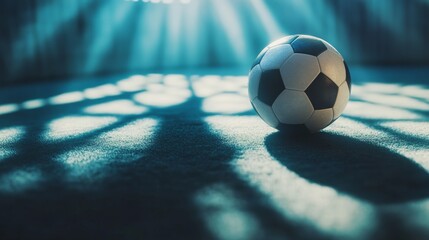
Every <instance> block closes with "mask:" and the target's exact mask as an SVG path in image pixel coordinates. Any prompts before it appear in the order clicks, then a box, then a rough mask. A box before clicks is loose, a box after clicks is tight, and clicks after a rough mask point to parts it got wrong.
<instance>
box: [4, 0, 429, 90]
mask: <svg viewBox="0 0 429 240" xmlns="http://www.w3.org/2000/svg"><path fill="white" fill-rule="evenodd" d="M162 1H164V0H162ZM162 1H161V3H157V4H154V3H143V2H132V1H125V0H106V1H87V0H75V1H68V0H21V1H13V0H6V1H3V2H2V6H1V9H0V82H3V83H4V82H16V81H22V80H26V81H36V80H41V79H53V78H55V77H70V76H82V75H92V74H100V73H103V74H104V73H121V72H130V71H142V70H143V71H163V70H166V69H193V68H196V67H198V68H201V67H238V68H240V69H246V70H247V68H248V66H249V65H250V63H251V62H252V60H253V59H254V57H255V56H256V55H257V53H258V52H259V51H260V50H261V49H262V48H263V47H264V46H265V45H267V44H268V43H269V42H270V41H272V40H274V39H277V38H279V37H281V36H283V35H287V34H297V33H303V34H311V35H315V36H318V37H321V38H324V39H326V40H327V41H328V42H330V43H332V44H333V45H334V46H335V47H336V48H337V49H338V50H339V51H340V52H341V53H342V54H343V55H344V57H345V59H346V60H347V61H348V62H349V63H350V64H360V65H362V64H364V65H366V64H373V65H374V64H375V65H386V64H388V65H392V64H393V65H399V64H402V65H427V64H428V63H429V48H428V47H427V46H426V45H427V42H428V40H429V21H427V20H426V18H427V14H428V13H429V4H428V2H427V1H425V0H409V1H406V0H397V1H394V2H392V1H390V0H379V1H371V0H367V1H360V0H352V1H341V0H326V1H310V0H304V1H281V0H271V1H247V0H232V1H223V0H193V1H190V3H188V4H180V1H179V0H175V1H174V2H173V3H172V4H165V3H163V2H162ZM167 1H168V0H167Z"/></svg>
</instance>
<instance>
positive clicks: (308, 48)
mask: <svg viewBox="0 0 429 240" xmlns="http://www.w3.org/2000/svg"><path fill="white" fill-rule="evenodd" d="M291 45H292V48H293V51H294V52H295V53H304V54H308V55H313V56H315V57H317V56H319V55H320V54H321V53H322V52H324V51H326V50H328V48H327V47H326V45H325V44H323V42H322V41H320V40H318V39H314V38H309V37H305V36H301V37H299V38H297V39H296V40H295V41H293V42H292V43H291Z"/></svg>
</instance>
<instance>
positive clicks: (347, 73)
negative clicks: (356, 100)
mask: <svg viewBox="0 0 429 240" xmlns="http://www.w3.org/2000/svg"><path fill="white" fill-rule="evenodd" d="M344 67H345V68H346V82H347V86H349V93H351V92H352V78H351V76H350V71H349V67H348V66H347V63H346V62H345V61H344Z"/></svg>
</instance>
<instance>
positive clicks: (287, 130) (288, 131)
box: [276, 123, 310, 135]
mask: <svg viewBox="0 0 429 240" xmlns="http://www.w3.org/2000/svg"><path fill="white" fill-rule="evenodd" d="M276 128H277V129H278V130H280V132H281V133H282V134H285V135H296V134H297V135H302V134H309V133H310V130H308V128H307V127H306V126H305V125H304V124H284V123H279V125H278V126H277V127H276Z"/></svg>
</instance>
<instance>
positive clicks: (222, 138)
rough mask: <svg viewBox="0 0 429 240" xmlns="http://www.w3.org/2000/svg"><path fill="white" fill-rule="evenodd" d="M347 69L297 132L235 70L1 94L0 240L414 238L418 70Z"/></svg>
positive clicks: (418, 186)
mask: <svg viewBox="0 0 429 240" xmlns="http://www.w3.org/2000/svg"><path fill="white" fill-rule="evenodd" d="M351 71H352V76H353V80H354V82H353V87H352V99H351V102H350V103H349V105H348V107H347V109H346V111H345V113H344V115H343V117H341V118H340V119H338V120H337V121H336V122H335V123H334V124H332V125H331V126H330V127H328V128H327V129H325V130H324V131H323V132H321V133H318V134H315V135H311V136H285V135H282V134H279V133H278V132H276V131H275V130H273V129H271V128H269V127H268V126H266V125H265V124H264V123H263V122H262V121H261V120H260V119H259V118H258V117H257V116H256V114H255V113H254V112H253V110H252V109H251V106H250V103H249V101H248V99H247V97H246V95H247V81H246V77H245V76H242V75H240V74H238V75H237V74H234V71H229V73H228V74H225V71H216V70H213V71H211V72H210V74H209V73H208V72H207V71H201V72H197V74H195V73H185V74H182V75H180V74H175V75H172V74H165V75H159V74H144V75H123V76H111V77H100V78H93V79H73V80H63V81H57V82H50V83H38V84H26V85H19V86H7V87H3V88H2V89H0V126H1V128H0V212H1V213H2V217H1V218H0V236H1V239H93V238H95V237H96V238H105V239H285V238H290V239H427V238H428V237H429V226H428V224H427V222H428V220H429V174H428V170H429V148H428V146H429V124H428V119H429V83H428V82H427V81H428V79H429V69H424V68H413V69H411V68H406V69H394V68H371V69H369V68H356V67H355V68H352V69H351ZM230 73H232V74H230Z"/></svg>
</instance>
